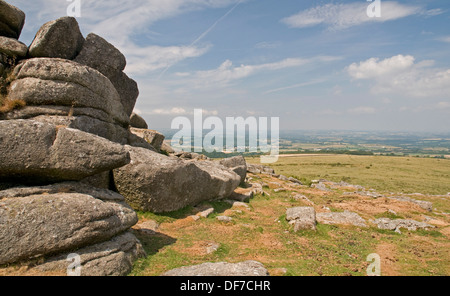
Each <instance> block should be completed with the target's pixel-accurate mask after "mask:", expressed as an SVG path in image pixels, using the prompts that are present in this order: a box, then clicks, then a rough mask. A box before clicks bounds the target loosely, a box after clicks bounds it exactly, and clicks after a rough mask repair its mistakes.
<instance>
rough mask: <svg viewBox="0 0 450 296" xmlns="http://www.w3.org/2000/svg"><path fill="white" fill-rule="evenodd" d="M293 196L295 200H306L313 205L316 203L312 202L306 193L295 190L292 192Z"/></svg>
mask: <svg viewBox="0 0 450 296" xmlns="http://www.w3.org/2000/svg"><path fill="white" fill-rule="evenodd" d="M292 198H293V199H295V200H302V201H306V202H307V203H309V204H310V205H312V206H313V205H314V202H312V201H311V200H310V199H309V198H308V197H306V196H305V195H303V194H300V193H296V192H293V193H292Z"/></svg>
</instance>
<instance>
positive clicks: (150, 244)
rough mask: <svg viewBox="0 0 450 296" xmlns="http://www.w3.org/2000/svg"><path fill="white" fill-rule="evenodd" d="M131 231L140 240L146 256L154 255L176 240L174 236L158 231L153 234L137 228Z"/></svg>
mask: <svg viewBox="0 0 450 296" xmlns="http://www.w3.org/2000/svg"><path fill="white" fill-rule="evenodd" d="M133 232H134V235H136V237H137V238H138V239H139V240H140V241H141V243H142V246H143V247H144V250H145V252H146V253H147V256H152V255H155V254H156V253H158V251H159V250H161V249H163V248H164V247H166V246H170V245H173V244H175V243H176V242H177V239H176V238H173V237H171V236H168V235H165V234H163V233H160V232H155V233H153V234H148V233H145V232H142V231H138V230H135V231H133Z"/></svg>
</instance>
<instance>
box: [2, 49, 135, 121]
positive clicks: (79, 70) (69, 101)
mask: <svg viewBox="0 0 450 296" xmlns="http://www.w3.org/2000/svg"><path fill="white" fill-rule="evenodd" d="M15 76H16V80H15V81H14V82H13V83H12V84H11V88H10V92H9V97H10V98H11V99H21V100H24V101H25V102H26V103H27V105H59V106H69V107H72V106H73V107H85V108H93V109H97V110H101V111H103V112H105V113H106V114H108V115H110V116H111V118H112V119H113V120H115V121H117V122H118V123H120V124H122V125H125V126H128V124H129V117H128V116H127V115H126V114H125V112H124V111H123V106H122V104H121V103H120V98H119V95H118V94H117V91H116V90H115V88H114V86H113V85H112V84H111V82H110V81H109V80H108V78H106V77H105V76H103V75H102V74H101V73H99V72H98V71H96V70H94V69H92V68H89V67H87V66H84V65H80V64H78V63H75V62H72V61H68V60H63V59H50V58H37V59H30V60H27V61H25V62H24V63H23V64H21V65H19V66H18V67H16V69H15Z"/></svg>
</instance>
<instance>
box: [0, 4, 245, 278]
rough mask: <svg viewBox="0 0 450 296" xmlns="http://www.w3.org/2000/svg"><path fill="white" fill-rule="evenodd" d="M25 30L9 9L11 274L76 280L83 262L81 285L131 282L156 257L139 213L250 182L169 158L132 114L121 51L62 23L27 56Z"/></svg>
mask: <svg viewBox="0 0 450 296" xmlns="http://www.w3.org/2000/svg"><path fill="white" fill-rule="evenodd" d="M24 22H25V14H24V13H23V12H21V11H20V10H19V9H18V8H16V7H14V6H12V5H10V4H8V3H6V2H5V1H3V0H0V62H1V63H0V76H1V79H0V90H1V97H0V190H1V191H0V241H1V244H0V267H1V266H4V265H10V264H17V263H24V262H25V263H27V262H32V265H33V267H35V268H37V269H39V270H43V271H55V270H57V271H61V270H62V271H65V269H66V268H67V266H68V264H69V263H70V262H67V258H68V256H69V254H71V253H75V254H78V255H79V256H80V258H81V268H82V269H81V270H82V275H126V274H128V273H129V272H130V271H131V268H132V265H133V262H134V261H135V260H136V259H137V258H139V257H141V256H145V252H144V250H143V248H142V246H141V244H140V242H139V241H138V240H137V238H136V237H135V236H134V234H133V233H132V231H131V227H132V226H134V225H135V224H136V223H137V221H138V218H137V215H136V213H135V210H141V211H152V212H168V211H174V210H178V209H181V208H183V207H185V206H189V205H193V206H194V205H196V204H198V203H200V202H202V201H206V200H211V199H218V198H226V197H228V196H229V195H231V194H232V193H233V191H234V190H235V189H236V188H237V187H238V186H239V183H240V182H241V179H242V177H241V176H239V175H238V174H236V173H235V172H234V171H233V170H232V169H231V168H227V167H225V166H223V165H221V164H219V163H217V162H212V161H200V160H199V161H187V160H183V159H180V158H178V157H176V156H168V155H167V153H164V150H163V149H162V147H163V146H164V143H163V142H164V136H163V135H161V134H160V133H158V132H156V131H152V130H149V129H148V125H147V123H146V122H145V120H143V119H142V118H140V117H138V116H137V115H136V114H133V113H132V112H133V109H134V106H135V104H136V100H137V97H138V95H139V90H138V86H137V84H136V82H135V81H133V80H132V79H130V78H129V77H128V76H127V75H126V74H125V73H124V72H123V71H124V69H125V66H126V59H125V57H124V55H123V54H122V53H121V52H120V51H119V50H118V49H117V48H115V47H114V46H113V45H112V44H110V43H108V42H107V41H106V40H104V39H103V38H101V37H100V36H97V35H95V34H89V35H88V36H87V37H86V38H84V37H83V35H82V34H81V32H80V28H79V26H78V23H77V21H76V19H75V18H72V17H63V18H60V19H57V20H55V21H51V22H48V23H46V24H44V25H43V26H42V27H41V28H40V29H39V31H38V32H37V34H36V37H35V39H34V41H33V42H32V44H31V45H30V46H29V47H27V46H26V45H24V44H23V43H21V42H20V41H18V38H19V37H20V32H21V30H22V28H23V25H24ZM5 102H13V103H12V104H9V105H7V104H5ZM161 150H163V151H162V152H163V153H161Z"/></svg>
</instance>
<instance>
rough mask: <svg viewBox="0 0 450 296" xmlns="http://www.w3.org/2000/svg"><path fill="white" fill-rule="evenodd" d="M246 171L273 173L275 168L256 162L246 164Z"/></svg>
mask: <svg viewBox="0 0 450 296" xmlns="http://www.w3.org/2000/svg"><path fill="white" fill-rule="evenodd" d="M247 171H248V172H249V173H252V174H268V175H270V174H275V170H274V169H272V168H271V167H268V166H264V165H258V164H247Z"/></svg>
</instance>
